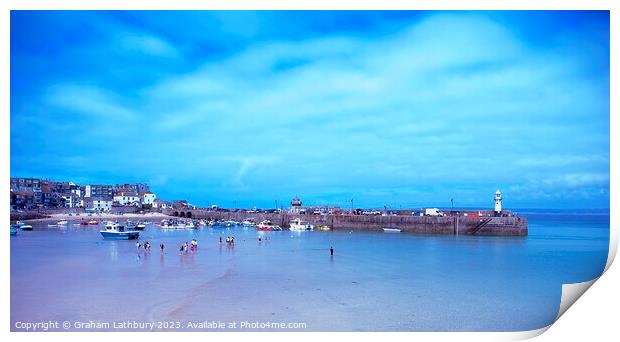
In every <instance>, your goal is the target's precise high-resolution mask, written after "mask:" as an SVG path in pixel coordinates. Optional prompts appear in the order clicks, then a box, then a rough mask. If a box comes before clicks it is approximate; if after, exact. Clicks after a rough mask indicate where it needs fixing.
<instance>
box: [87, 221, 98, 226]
mask: <svg viewBox="0 0 620 342" xmlns="http://www.w3.org/2000/svg"><path fill="white" fill-rule="evenodd" d="M88 224H89V225H93V226H94V225H98V224H99V221H95V220H90V221H88Z"/></svg>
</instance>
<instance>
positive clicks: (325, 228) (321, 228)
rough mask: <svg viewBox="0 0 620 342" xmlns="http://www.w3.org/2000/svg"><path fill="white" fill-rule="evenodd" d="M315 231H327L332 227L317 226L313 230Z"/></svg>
mask: <svg viewBox="0 0 620 342" xmlns="http://www.w3.org/2000/svg"><path fill="white" fill-rule="evenodd" d="M315 229H316V230H323V231H327V230H332V227H328V226H318V227H316V228H315Z"/></svg>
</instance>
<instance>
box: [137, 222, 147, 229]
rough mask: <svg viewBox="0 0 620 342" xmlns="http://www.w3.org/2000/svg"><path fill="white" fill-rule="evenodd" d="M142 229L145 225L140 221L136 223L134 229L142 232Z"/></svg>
mask: <svg viewBox="0 0 620 342" xmlns="http://www.w3.org/2000/svg"><path fill="white" fill-rule="evenodd" d="M144 228H146V224H145V223H144V222H142V221H138V223H136V226H135V227H134V229H135V230H144Z"/></svg>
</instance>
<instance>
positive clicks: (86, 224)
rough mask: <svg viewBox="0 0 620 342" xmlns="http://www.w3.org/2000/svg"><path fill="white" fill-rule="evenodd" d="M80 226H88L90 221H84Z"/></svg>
mask: <svg viewBox="0 0 620 342" xmlns="http://www.w3.org/2000/svg"><path fill="white" fill-rule="evenodd" d="M79 225H80V226H88V221H82V222H80V224H79Z"/></svg>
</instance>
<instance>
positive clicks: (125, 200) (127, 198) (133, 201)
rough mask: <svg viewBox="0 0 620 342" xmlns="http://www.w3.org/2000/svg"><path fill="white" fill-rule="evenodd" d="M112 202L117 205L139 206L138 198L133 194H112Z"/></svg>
mask: <svg viewBox="0 0 620 342" xmlns="http://www.w3.org/2000/svg"><path fill="white" fill-rule="evenodd" d="M113 201H114V203H117V204H119V205H139V204H140V197H138V194H137V193H135V192H119V193H115V194H114V197H113Z"/></svg>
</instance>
